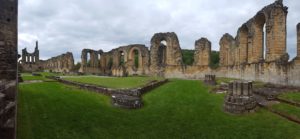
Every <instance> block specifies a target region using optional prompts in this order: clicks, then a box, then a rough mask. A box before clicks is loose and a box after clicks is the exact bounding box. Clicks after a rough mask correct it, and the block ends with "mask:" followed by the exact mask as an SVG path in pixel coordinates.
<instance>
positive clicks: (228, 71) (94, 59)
mask: <svg viewBox="0 0 300 139" xmlns="http://www.w3.org/2000/svg"><path fill="white" fill-rule="evenodd" d="M287 9H288V8H287V7H285V6H284V5H283V3H282V1H280V0H277V1H275V2H274V3H272V4H270V5H268V6H266V7H264V8H263V9H261V10H260V11H258V12H257V14H256V15H255V16H254V17H252V18H251V19H250V20H248V21H247V22H245V23H244V24H242V25H241V26H240V27H239V29H238V30H237V35H236V37H233V36H232V35H230V34H228V33H226V34H224V35H223V37H222V38H221V39H220V66H219V67H218V68H217V69H214V68H211V67H210V66H209V63H210V61H211V58H210V56H211V42H210V41H209V40H208V39H207V38H201V39H199V40H196V41H195V52H194V63H193V65H185V64H184V63H183V58H182V51H181V48H180V43H179V39H178V37H177V35H176V34H175V33H173V32H167V33H156V34H154V36H153V37H152V38H151V41H150V42H151V46H150V50H149V49H148V48H147V47H146V46H145V45H142V44H133V45H128V46H121V47H118V48H116V49H113V50H111V51H109V52H103V51H102V50H91V49H83V50H82V54H81V63H82V64H81V67H80V69H79V72H80V73H82V74H98V75H111V76H127V75H151V76H163V77H166V78H187V79H200V78H204V75H206V74H213V75H216V76H217V77H230V78H237V79H244V80H253V81H262V82H268V83H274V84H281V85H291V86H300V78H299V76H300V70H299V69H300V59H299V57H300V48H299V47H300V45H299V41H300V40H299V37H300V36H299V35H300V34H299V25H298V27H297V32H298V46H297V48H298V49H297V50H298V51H297V57H296V58H294V59H293V60H291V61H289V55H288V54H287V51H286V50H287V46H286V40H287V36H286V34H287V31H286V30H287V29H286V26H287V23H286V18H287V14H288V11H287ZM264 28H265V29H264ZM23 51H25V52H23V58H22V63H23V64H22V66H23V68H24V69H25V70H31V71H35V70H36V69H42V70H47V71H54V72H78V71H74V70H72V69H73V67H74V62H73V61H74V59H73V56H72V53H67V54H64V55H61V56H58V57H55V58H51V59H49V60H46V61H42V60H39V59H38V57H39V56H38V50H37V49H36V51H35V52H34V53H33V54H29V53H27V52H26V49H25V50H23ZM28 57H33V58H31V59H33V61H32V62H29V63H28ZM29 59H30V58H29ZM26 61H27V62H26ZM28 64H29V66H28ZM34 64H37V65H34ZM30 65H31V66H30ZM28 67H29V68H28Z"/></svg>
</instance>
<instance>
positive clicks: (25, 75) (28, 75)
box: [21, 72, 61, 81]
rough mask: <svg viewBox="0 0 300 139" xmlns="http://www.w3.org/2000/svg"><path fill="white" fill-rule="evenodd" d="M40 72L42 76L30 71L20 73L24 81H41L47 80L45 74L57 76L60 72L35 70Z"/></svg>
mask: <svg viewBox="0 0 300 139" xmlns="http://www.w3.org/2000/svg"><path fill="white" fill-rule="evenodd" d="M36 73H39V74H41V75H42V76H32V73H22V74H21V76H22V78H23V80H24V81H33V80H42V81H48V80H49V79H47V78H46V76H59V75H61V74H57V73H50V72H36Z"/></svg>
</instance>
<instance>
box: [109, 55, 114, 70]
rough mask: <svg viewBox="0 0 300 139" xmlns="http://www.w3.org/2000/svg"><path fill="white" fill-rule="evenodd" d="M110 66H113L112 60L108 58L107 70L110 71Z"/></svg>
mask: <svg viewBox="0 0 300 139" xmlns="http://www.w3.org/2000/svg"><path fill="white" fill-rule="evenodd" d="M112 66H113V58H112V57H110V58H109V60H108V69H109V70H111V69H112Z"/></svg>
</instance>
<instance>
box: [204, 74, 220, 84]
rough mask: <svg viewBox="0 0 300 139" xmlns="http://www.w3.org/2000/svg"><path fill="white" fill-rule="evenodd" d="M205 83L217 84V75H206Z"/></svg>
mask: <svg viewBox="0 0 300 139" xmlns="http://www.w3.org/2000/svg"><path fill="white" fill-rule="evenodd" d="M204 83H205V84H207V85H216V84H217V81H216V75H205V79H204Z"/></svg>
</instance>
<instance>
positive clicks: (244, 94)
mask: <svg viewBox="0 0 300 139" xmlns="http://www.w3.org/2000/svg"><path fill="white" fill-rule="evenodd" d="M255 108H256V100H255V99H254V97H253V90H252V82H245V81H233V82H230V83H229V87H228V92H227V95H226V97H225V104H224V109H225V111H226V112H229V113H234V114H243V113H249V112H253V111H254V110H255Z"/></svg>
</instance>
